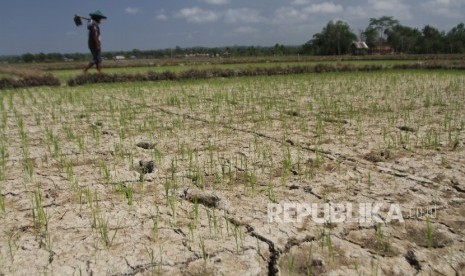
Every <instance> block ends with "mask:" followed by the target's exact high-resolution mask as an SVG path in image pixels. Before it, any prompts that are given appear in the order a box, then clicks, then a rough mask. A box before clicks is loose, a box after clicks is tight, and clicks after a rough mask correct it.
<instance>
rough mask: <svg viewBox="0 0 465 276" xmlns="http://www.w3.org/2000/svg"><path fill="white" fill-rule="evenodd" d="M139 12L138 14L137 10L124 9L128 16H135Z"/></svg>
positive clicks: (138, 10)
mask: <svg viewBox="0 0 465 276" xmlns="http://www.w3.org/2000/svg"><path fill="white" fill-rule="evenodd" d="M139 12H140V9H139V8H131V7H127V8H126V13H127V14H129V15H136V14H138V13H139Z"/></svg>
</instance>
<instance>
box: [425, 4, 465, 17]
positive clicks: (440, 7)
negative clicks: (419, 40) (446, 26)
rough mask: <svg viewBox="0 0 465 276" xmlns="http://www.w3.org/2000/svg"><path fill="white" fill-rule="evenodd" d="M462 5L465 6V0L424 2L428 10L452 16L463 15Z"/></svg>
mask: <svg viewBox="0 0 465 276" xmlns="http://www.w3.org/2000/svg"><path fill="white" fill-rule="evenodd" d="M462 6H465V1H464V0H429V1H425V2H424V3H423V4H422V7H423V9H425V11H426V12H429V13H433V14H437V15H440V16H447V17H452V18H460V17H462V16H463V14H461V12H460V10H461V8H462Z"/></svg>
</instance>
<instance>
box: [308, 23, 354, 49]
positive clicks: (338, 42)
mask: <svg viewBox="0 0 465 276" xmlns="http://www.w3.org/2000/svg"><path fill="white" fill-rule="evenodd" d="M356 39H357V36H356V35H355V34H354V33H353V32H352V30H351V29H350V26H349V25H348V24H347V23H346V22H343V21H337V22H336V23H334V22H333V21H332V20H331V21H329V23H328V24H327V25H326V27H324V28H323V30H322V31H321V32H320V33H317V34H315V35H313V39H312V40H311V41H309V42H307V44H310V45H311V48H312V49H313V50H312V51H313V52H314V53H315V54H317V55H343V54H347V53H348V52H349V50H350V45H351V44H352V42H353V41H354V40H356ZM304 48H308V46H304Z"/></svg>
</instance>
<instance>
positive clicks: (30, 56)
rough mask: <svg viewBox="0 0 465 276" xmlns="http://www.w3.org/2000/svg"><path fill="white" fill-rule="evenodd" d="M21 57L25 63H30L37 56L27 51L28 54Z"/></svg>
mask: <svg viewBox="0 0 465 276" xmlns="http://www.w3.org/2000/svg"><path fill="white" fill-rule="evenodd" d="M21 59H22V60H23V62H25V63H30V62H33V61H34V60H35V56H34V55H33V54H31V53H26V54H24V55H22V56H21Z"/></svg>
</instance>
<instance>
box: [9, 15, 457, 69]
mask: <svg viewBox="0 0 465 276" xmlns="http://www.w3.org/2000/svg"><path fill="white" fill-rule="evenodd" d="M354 41H364V42H366V44H367V45H368V47H369V48H370V49H374V48H376V47H378V46H382V45H387V46H389V47H391V48H392V49H393V52H395V53H399V54H463V53H465V25H464V23H459V24H458V25H457V26H455V27H453V28H452V29H451V30H449V31H447V32H445V31H440V30H438V29H437V28H435V27H433V26H431V25H426V26H424V27H423V28H422V29H417V28H412V27H409V26H404V25H402V24H400V23H399V21H398V20H396V19H394V18H393V17H390V16H383V17H380V18H370V20H369V24H368V26H367V27H366V28H365V30H362V31H360V33H359V35H356V34H355V33H354V31H353V30H352V29H351V27H350V25H349V24H348V23H346V22H344V21H340V20H339V21H336V22H334V21H329V22H328V23H327V25H326V26H325V27H324V28H323V29H322V30H321V32H319V33H316V34H314V35H313V37H312V39H310V40H309V41H307V42H306V43H305V44H304V45H300V46H289V45H281V44H275V45H273V46H269V47H265V46H230V47H215V48H206V47H190V48H181V47H179V46H177V47H175V48H174V49H173V48H168V49H159V50H139V49H134V50H132V51H114V52H105V53H103V54H102V56H103V58H106V59H112V58H114V57H115V56H118V55H120V56H125V57H127V58H134V59H150V58H170V57H171V58H176V57H184V56H189V55H190V56H192V55H194V56H195V54H199V53H200V54H202V56H209V57H220V56H221V57H229V56H234V57H251V56H252V57H257V56H281V55H345V54H350V53H351V46H352V43H353V42H354ZM368 53H370V51H368ZM89 58H90V55H89V54H83V53H68V54H61V53H48V54H45V53H39V54H32V53H26V54H23V55H19V56H0V62H12V63H16V62H24V63H31V62H55V61H83V60H88V59H89Z"/></svg>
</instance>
